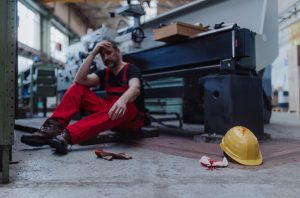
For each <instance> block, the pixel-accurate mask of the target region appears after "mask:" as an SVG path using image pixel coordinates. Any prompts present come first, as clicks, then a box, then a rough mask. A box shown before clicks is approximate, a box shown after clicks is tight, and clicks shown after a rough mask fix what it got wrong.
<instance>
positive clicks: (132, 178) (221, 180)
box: [0, 112, 300, 198]
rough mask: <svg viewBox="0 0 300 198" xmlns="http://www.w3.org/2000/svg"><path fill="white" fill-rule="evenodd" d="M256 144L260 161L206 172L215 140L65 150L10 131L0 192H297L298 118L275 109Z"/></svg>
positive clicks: (162, 196)
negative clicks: (106, 155)
mask: <svg viewBox="0 0 300 198" xmlns="http://www.w3.org/2000/svg"><path fill="white" fill-rule="evenodd" d="M265 132H266V133H268V134H270V135H271V140H265V141H261V142H260V147H261V151H262V154H263V157H264V164H263V165H261V166H255V167H245V166H241V165H237V164H235V163H233V162H229V163H230V164H229V167H227V168H222V169H218V170H213V171H211V170H207V169H206V168H204V167H201V166H200V165H199V162H198V160H199V159H200V157H201V156H202V155H207V156H209V157H212V158H214V159H221V157H222V151H221V150H220V148H219V146H218V144H217V143H205V142H203V141H195V140H192V139H191V138H188V137H176V136H170V135H161V136H160V137H154V138H146V139H143V140H139V141H130V142H127V143H122V144H121V143H114V144H112V143H111V144H102V145H92V146H73V147H72V148H71V150H70V152H69V154H68V155H66V156H58V155H55V154H53V151H52V149H51V148H49V147H46V146H45V147H42V148H33V147H30V146H26V145H23V144H21V143H20V141H19V139H20V136H21V135H22V134H23V133H22V132H20V131H16V137H15V145H14V146H13V153H12V154H13V159H12V160H13V161H12V162H14V163H13V164H11V165H10V183H9V184H7V185H2V184H0V197H13V198H16V197H26V198H27V197H30V198H35V197H64V198H67V197H72V198H74V197H86V198H92V197H113V198H115V197H130V198H133V197H143V198H147V197H159V198H168V197H170V198H174V197H206V198H208V197H230V198H231V197H238V198H240V197H243V198H246V197H251V198H252V197H256V198H258V197H268V198H269V197H297V198H298V197H299V196H300V188H299V186H300V116H299V115H297V114H289V113H277V112H276V113H273V115H272V119H271V124H269V125H266V126H265ZM97 148H102V149H104V150H108V151H114V152H126V153H128V154H129V155H131V156H132V157H133V159H131V160H113V161H106V160H104V159H100V158H97V157H96V155H95V154H94V151H95V150H96V149H97Z"/></svg>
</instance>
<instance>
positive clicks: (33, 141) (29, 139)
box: [21, 136, 50, 147]
mask: <svg viewBox="0 0 300 198" xmlns="http://www.w3.org/2000/svg"><path fill="white" fill-rule="evenodd" d="M21 142H22V143H24V144H27V145H29V146H34V147H40V146H45V145H50V143H49V138H45V137H41V136H22V137H21Z"/></svg>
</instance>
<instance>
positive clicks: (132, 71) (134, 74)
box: [127, 64, 142, 80]
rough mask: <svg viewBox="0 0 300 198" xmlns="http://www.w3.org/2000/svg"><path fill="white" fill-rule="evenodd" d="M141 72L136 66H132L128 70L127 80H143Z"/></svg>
mask: <svg viewBox="0 0 300 198" xmlns="http://www.w3.org/2000/svg"><path fill="white" fill-rule="evenodd" d="M141 76H142V75H141V70H140V69H139V68H138V67H137V66H136V65H134V64H130V65H129V66H128V69H127V78H128V80H130V79H131V78H139V79H141Z"/></svg>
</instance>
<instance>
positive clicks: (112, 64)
mask: <svg viewBox="0 0 300 198" xmlns="http://www.w3.org/2000/svg"><path fill="white" fill-rule="evenodd" d="M106 66H107V67H108V68H110V69H112V68H114V67H116V66H117V63H116V62H114V61H107V62H106Z"/></svg>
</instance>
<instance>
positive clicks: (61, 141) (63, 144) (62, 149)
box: [49, 129, 71, 155]
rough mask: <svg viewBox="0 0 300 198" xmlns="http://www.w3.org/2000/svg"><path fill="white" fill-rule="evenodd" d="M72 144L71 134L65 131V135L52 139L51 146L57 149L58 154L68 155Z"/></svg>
mask: <svg viewBox="0 0 300 198" xmlns="http://www.w3.org/2000/svg"><path fill="white" fill-rule="evenodd" d="M69 144H71V138H70V134H69V132H68V131H67V130H66V129H64V130H63V133H62V134H60V135H58V136H56V137H54V138H52V139H50V140H49V145H50V146H51V147H52V148H55V152H56V153H57V154H61V155H65V154H67V153H68V145H69Z"/></svg>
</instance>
